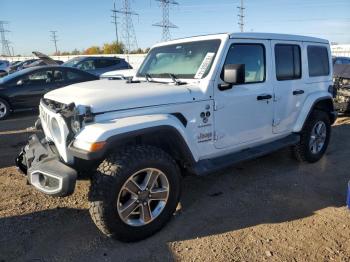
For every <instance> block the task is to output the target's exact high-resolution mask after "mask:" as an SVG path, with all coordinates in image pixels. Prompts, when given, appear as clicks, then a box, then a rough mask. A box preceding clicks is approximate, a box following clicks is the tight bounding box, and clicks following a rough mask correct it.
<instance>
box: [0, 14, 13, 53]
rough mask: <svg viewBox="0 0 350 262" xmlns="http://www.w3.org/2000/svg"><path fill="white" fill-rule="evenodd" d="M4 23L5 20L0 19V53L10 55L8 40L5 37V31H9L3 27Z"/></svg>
mask: <svg viewBox="0 0 350 262" xmlns="http://www.w3.org/2000/svg"><path fill="white" fill-rule="evenodd" d="M5 24H8V22H6V21H0V34H1V46H2V55H4V56H11V51H10V46H9V43H10V41H9V40H7V39H6V33H8V32H10V31H9V30H6V29H5Z"/></svg>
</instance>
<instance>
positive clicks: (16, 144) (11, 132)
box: [0, 111, 38, 168]
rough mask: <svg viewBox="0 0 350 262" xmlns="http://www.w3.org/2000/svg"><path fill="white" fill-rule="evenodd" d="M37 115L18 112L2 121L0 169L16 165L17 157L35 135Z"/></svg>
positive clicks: (28, 112)
mask: <svg viewBox="0 0 350 262" xmlns="http://www.w3.org/2000/svg"><path fill="white" fill-rule="evenodd" d="M37 114H38V113H37V112H34V111H25V112H17V113H13V114H12V115H10V116H9V118H8V119H5V120H2V121H0V145H1V150H0V168H4V167H9V166H13V165H14V159H15V157H16V156H17V154H18V153H19V151H20V150H21V148H22V147H24V146H25V145H26V143H27V141H28V139H29V137H30V136H31V135H32V134H34V133H35V130H33V126H34V122H35V120H36V119H37Z"/></svg>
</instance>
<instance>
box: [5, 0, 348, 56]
mask: <svg viewBox="0 0 350 262" xmlns="http://www.w3.org/2000/svg"><path fill="white" fill-rule="evenodd" d="M116 1H117V2H116V3H117V9H118V8H120V7H121V0H116ZM176 1H177V2H178V3H179V5H178V6H174V7H172V8H171V9H170V21H171V22H172V23H173V24H175V25H177V26H178V28H176V29H171V36H172V38H181V37H187V36H194V35H201V34H210V33H222V32H237V31H239V26H238V24H237V22H238V17H237V14H238V10H237V6H238V5H239V2H240V0H176ZM113 3H114V0H0V20H5V21H8V22H9V24H7V25H6V29H8V30H10V31H11V32H9V33H8V34H7V38H8V40H9V41H11V43H12V44H11V45H12V46H13V47H14V52H15V54H21V55H29V54H31V52H32V51H41V52H44V53H47V54H52V53H53V52H54V51H55V47H54V44H53V42H51V41H50V30H56V31H57V35H58V43H57V44H58V49H59V50H60V51H72V50H74V49H75V48H77V49H78V50H82V49H86V48H88V47H90V46H92V45H103V43H107V42H112V41H115V29H114V25H113V24H112V23H111V21H112V18H111V14H112V13H111V9H112V8H113ZM130 3H131V6H132V9H133V11H135V12H136V13H138V14H139V15H138V16H135V17H133V24H134V28H135V33H136V37H137V43H138V46H139V47H141V48H146V47H150V46H152V45H153V44H155V43H157V42H159V41H160V40H161V30H162V29H161V28H159V27H154V26H152V24H154V23H157V22H160V21H161V18H162V13H161V9H160V8H159V5H158V2H157V1H155V0H130ZM244 5H245V8H246V9H245V26H244V30H245V31H247V32H272V33H290V34H301V35H309V36H315V37H322V38H326V39H328V40H329V41H331V42H337V43H343V44H344V43H349V44H350V0H244ZM119 21H121V18H119ZM119 30H120V31H121V30H122V29H121V24H119Z"/></svg>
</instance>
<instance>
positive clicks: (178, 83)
mask: <svg viewBox="0 0 350 262" xmlns="http://www.w3.org/2000/svg"><path fill="white" fill-rule="evenodd" d="M168 75H169V76H170V78H171V80H173V82H174V83H175V85H177V86H179V85H186V84H187V83H186V82H182V81H181V80H179V79H178V78H177V76H176V75H175V74H171V73H168Z"/></svg>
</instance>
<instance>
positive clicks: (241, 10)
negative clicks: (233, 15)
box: [237, 0, 245, 32]
mask: <svg viewBox="0 0 350 262" xmlns="http://www.w3.org/2000/svg"><path fill="white" fill-rule="evenodd" d="M237 8H238V25H239V29H240V31H241V32H244V9H245V8H244V7H243V0H241V5H240V6H237Z"/></svg>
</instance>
